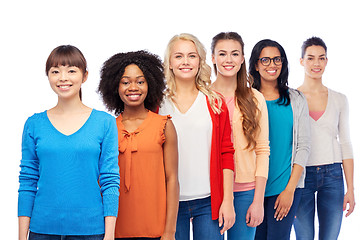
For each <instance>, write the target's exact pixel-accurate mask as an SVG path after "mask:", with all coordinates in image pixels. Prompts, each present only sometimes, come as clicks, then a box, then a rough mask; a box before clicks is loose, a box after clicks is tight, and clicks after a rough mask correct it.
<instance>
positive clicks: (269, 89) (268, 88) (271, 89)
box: [260, 80, 279, 93]
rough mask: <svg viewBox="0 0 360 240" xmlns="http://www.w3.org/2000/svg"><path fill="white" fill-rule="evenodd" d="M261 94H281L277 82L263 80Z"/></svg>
mask: <svg viewBox="0 0 360 240" xmlns="http://www.w3.org/2000/svg"><path fill="white" fill-rule="evenodd" d="M260 92H262V93H279V90H278V86H277V81H263V80H261V87H260Z"/></svg>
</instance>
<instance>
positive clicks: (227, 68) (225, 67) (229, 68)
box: [223, 65, 234, 71]
mask: <svg viewBox="0 0 360 240" xmlns="http://www.w3.org/2000/svg"><path fill="white" fill-rule="evenodd" d="M223 67H224V69H225V70H228V71H231V70H233V69H234V66H233V65H225V66H223Z"/></svg>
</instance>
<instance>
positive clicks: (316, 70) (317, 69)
mask: <svg viewBox="0 0 360 240" xmlns="http://www.w3.org/2000/svg"><path fill="white" fill-rule="evenodd" d="M311 71H312V72H314V73H320V72H321V68H313V69H311Z"/></svg>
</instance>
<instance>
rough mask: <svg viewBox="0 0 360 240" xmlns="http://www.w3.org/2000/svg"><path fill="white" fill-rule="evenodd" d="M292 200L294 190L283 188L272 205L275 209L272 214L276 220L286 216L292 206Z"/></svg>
mask: <svg viewBox="0 0 360 240" xmlns="http://www.w3.org/2000/svg"><path fill="white" fill-rule="evenodd" d="M293 200H294V192H292V191H289V190H287V189H285V190H284V191H282V192H281V193H280V195H279V196H278V197H277V199H276V202H275V206H274V209H276V211H275V215H274V218H276V221H279V220H280V221H281V220H283V218H284V217H286V216H287V214H288V213H289V211H290V208H291V206H292V203H293Z"/></svg>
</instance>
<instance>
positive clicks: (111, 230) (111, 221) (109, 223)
mask: <svg viewBox="0 0 360 240" xmlns="http://www.w3.org/2000/svg"><path fill="white" fill-rule="evenodd" d="M115 223H116V217H114V216H107V217H105V236H104V240H114V237H115V236H114V235H115Z"/></svg>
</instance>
